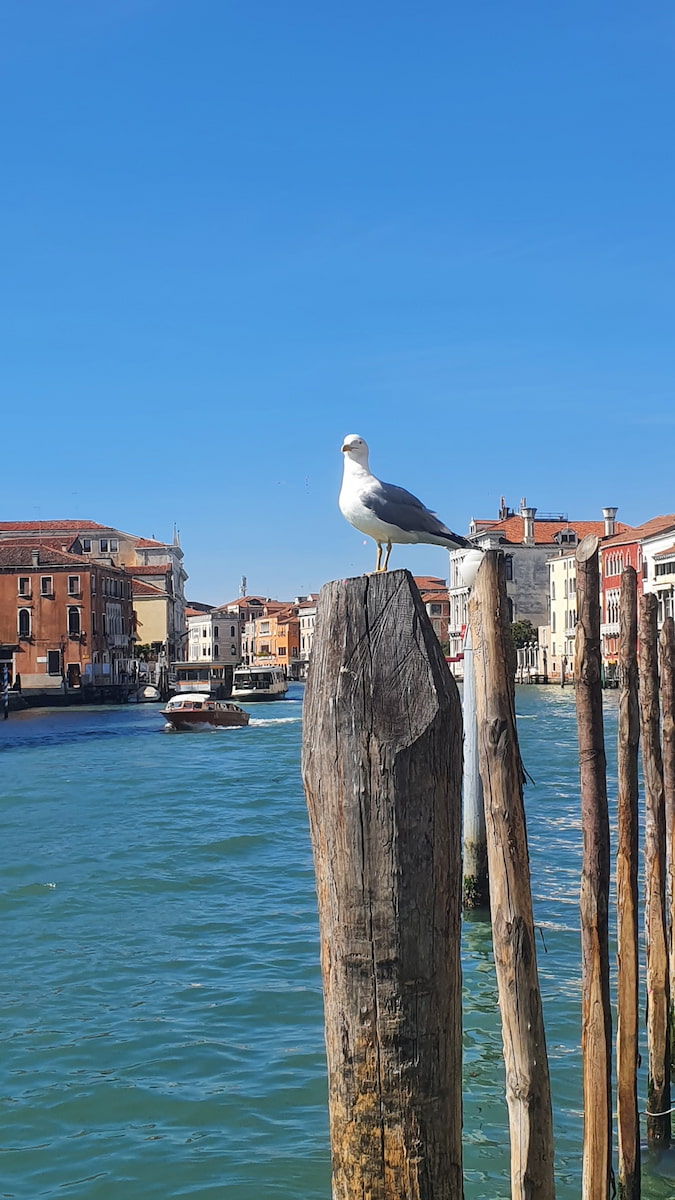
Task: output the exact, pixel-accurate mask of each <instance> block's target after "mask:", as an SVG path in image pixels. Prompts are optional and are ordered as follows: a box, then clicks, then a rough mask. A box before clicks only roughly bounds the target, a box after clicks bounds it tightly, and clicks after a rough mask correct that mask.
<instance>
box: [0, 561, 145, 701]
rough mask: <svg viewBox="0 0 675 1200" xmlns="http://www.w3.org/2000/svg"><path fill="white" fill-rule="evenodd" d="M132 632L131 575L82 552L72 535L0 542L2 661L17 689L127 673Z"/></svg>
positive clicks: (108, 680) (111, 680)
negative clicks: (66, 540)
mask: <svg viewBox="0 0 675 1200" xmlns="http://www.w3.org/2000/svg"><path fill="white" fill-rule="evenodd" d="M133 636H134V611H133V606H132V596H131V580H130V579H129V576H128V575H127V574H126V572H125V571H124V569H123V568H122V567H116V566H113V565H112V564H110V563H108V564H106V563H101V562H94V561H92V560H91V559H89V558H87V557H86V556H84V555H83V554H82V552H81V549H80V544H79V541H78V539H75V540H74V541H73V542H71V543H70V545H69V549H68V550H63V549H62V548H61V543H60V541H59V543H58V545H57V544H56V543H55V541H51V540H49V539H44V540H43V541H42V542H41V543H40V544H39V545H37V544H36V543H35V542H28V541H27V542H21V541H4V542H2V543H0V669H2V668H6V669H7V673H8V676H9V682H10V683H16V680H17V676H19V677H20V682H21V688H22V690H23V691H26V692H30V691H31V690H34V691H44V692H47V691H52V690H56V689H62V690H63V689H68V688H71V689H80V688H82V687H83V686H86V685H87V684H91V685H96V686H101V685H105V684H117V683H122V682H125V681H126V677H127V674H128V670H129V666H130V664H129V659H130V657H131V653H132V646H133Z"/></svg>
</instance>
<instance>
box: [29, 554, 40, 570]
mask: <svg viewBox="0 0 675 1200" xmlns="http://www.w3.org/2000/svg"><path fill="white" fill-rule="evenodd" d="M31 555H32V557H33V566H34V567H39V566H40V551H39V550H31Z"/></svg>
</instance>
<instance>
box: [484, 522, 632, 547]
mask: <svg viewBox="0 0 675 1200" xmlns="http://www.w3.org/2000/svg"><path fill="white" fill-rule="evenodd" d="M476 524H477V525H478V527H479V528H478V529H477V532H476V534H475V535H474V536H475V537H478V536H479V535H480V533H481V532H483V533H490V534H495V533H496V534H499V535H500V537H502V538H503V539H504V540H505V541H506V542H507V543H508V544H509V545H511V546H521V545H522V544H523V537H524V535H525V522H524V520H523V518H522V517H521V516H513V517H506V519H505V520H504V521H492V522H487V521H485V522H482V521H477V522H476ZM616 525H617V528H619V531H620V532H621V533H624V532H629V531H630V526H629V525H624V524H623V523H622V522H621V521H617V522H616ZM565 529H573V530H574V532H575V533H576V534H577V535H578V537H579V541H581V539H582V538H584V537H586V536H587V534H589V533H594V534H596V535H597V537H599V538H604V536H605V522H604V521H536V520H535V522H534V543H535V545H536V546H546V545H549V544H551V545H555V542H554V540H553V539H554V537H555V535H556V533H560V532H561V530H565ZM606 544H607V543H605V545H606Z"/></svg>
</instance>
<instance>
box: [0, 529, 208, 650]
mask: <svg viewBox="0 0 675 1200" xmlns="http://www.w3.org/2000/svg"><path fill="white" fill-rule="evenodd" d="M16 538H21V540H22V541H26V540H27V541H30V542H32V543H36V544H37V545H40V544H41V543H44V542H45V541H46V540H49V541H50V542H51V543H52V544H54V545H57V544H58V545H59V546H60V548H61V549H62V550H63V551H67V550H68V546H69V545H70V544H72V542H73V541H74V540H75V538H77V540H78V544H79V546H80V552H81V554H82V555H83V557H85V558H86V559H88V560H89V561H91V562H99V563H104V564H109V565H110V566H114V567H124V568H126V570H127V572H128V574H129V575H130V577H131V579H132V580H136V579H137V580H139V581H140V582H143V583H146V584H149V585H151V586H153V587H154V588H156V589H157V591H158V592H159V593H160V595H161V601H162V602H161V603H157V604H155V605H154V607H153V609H152V614H151V619H150V620H149V619H148V610H147V609H146V613H145V615H146V628H145V631H144V633H143V630H142V629H141V626H142V614H141V612H140V611H139V612H138V614H137V616H138V625H139V629H140V637H139V641H140V642H141V643H143V644H146V645H150V646H151V647H152V649H153V652H154V653H155V654H156V655H159V654H162V656H163V657H164V658H166V659H167V660H168V661H173V660H175V659H181V658H183V657H184V656H185V652H186V647H185V643H186V636H185V582H186V580H187V578H188V576H187V573H186V572H185V569H184V567H183V551H182V548H181V545H180V539H179V537H178V534H177V532H174V538H173V542H171V543H169V542H158V541H155V539H154V538H141V537H138V536H137V535H135V534H131V533H125V532H124V531H123V530H120V529H115V528H113V527H112V526H111V525H100V524H98V523H97V522H96V521H79V520H62V521H37V522H36V521H0V545H2V543H3V542H4V541H7V540H12V539H16ZM141 597H142V598H143V599H147V596H146V595H144V593H143V591H142V589H139V592H138V596H137V598H139V599H140V598H141ZM153 599H155V600H158V599H160V597H157V596H155V597H153ZM150 635H151V636H150Z"/></svg>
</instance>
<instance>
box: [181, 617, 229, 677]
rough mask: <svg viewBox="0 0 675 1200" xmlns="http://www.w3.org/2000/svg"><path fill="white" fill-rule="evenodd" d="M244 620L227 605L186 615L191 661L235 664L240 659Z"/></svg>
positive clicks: (189, 658) (188, 654)
mask: <svg viewBox="0 0 675 1200" xmlns="http://www.w3.org/2000/svg"><path fill="white" fill-rule="evenodd" d="M242 625H243V622H242V620H241V617H240V616H239V614H238V613H235V612H231V611H230V610H229V608H227V607H226V606H221V607H217V608H212V609H211V610H210V612H201V613H192V614H189V615H188V617H187V628H188V653H187V659H188V662H201V661H202V660H204V659H207V660H208V661H209V662H214V663H219V662H227V663H230V665H231V666H233V667H236V666H238V665H239V663H240V662H241V631H242Z"/></svg>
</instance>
